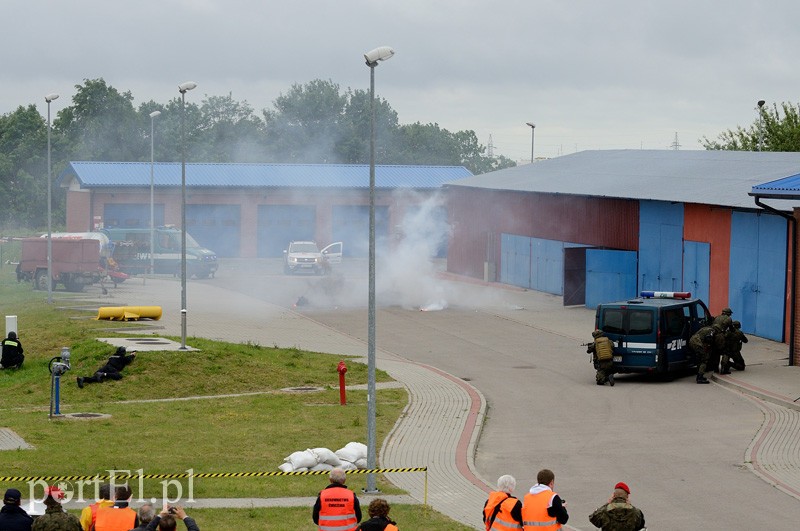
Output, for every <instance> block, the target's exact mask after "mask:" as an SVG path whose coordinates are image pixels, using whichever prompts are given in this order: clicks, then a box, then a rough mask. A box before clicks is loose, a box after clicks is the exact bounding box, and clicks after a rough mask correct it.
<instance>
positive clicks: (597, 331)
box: [592, 330, 603, 338]
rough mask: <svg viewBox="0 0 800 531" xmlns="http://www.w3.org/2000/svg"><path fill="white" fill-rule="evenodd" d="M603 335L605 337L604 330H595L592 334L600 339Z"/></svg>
mask: <svg viewBox="0 0 800 531" xmlns="http://www.w3.org/2000/svg"><path fill="white" fill-rule="evenodd" d="M602 335H603V331H602V330H595V331H594V332H592V337H594V338H597V337H600V336H602Z"/></svg>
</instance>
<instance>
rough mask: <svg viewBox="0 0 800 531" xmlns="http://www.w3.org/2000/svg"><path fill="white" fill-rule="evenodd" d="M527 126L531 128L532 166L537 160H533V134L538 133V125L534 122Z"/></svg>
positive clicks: (528, 123)
mask: <svg viewBox="0 0 800 531" xmlns="http://www.w3.org/2000/svg"><path fill="white" fill-rule="evenodd" d="M526 124H527V125H528V127H530V128H531V164H533V161H534V160H536V159H534V158H533V133H534V131H536V124H535V123H533V122H526Z"/></svg>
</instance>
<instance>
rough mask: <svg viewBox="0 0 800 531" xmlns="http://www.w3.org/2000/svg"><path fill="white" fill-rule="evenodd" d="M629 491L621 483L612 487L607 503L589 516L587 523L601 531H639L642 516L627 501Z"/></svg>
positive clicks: (642, 523)
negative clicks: (612, 490)
mask: <svg viewBox="0 0 800 531" xmlns="http://www.w3.org/2000/svg"><path fill="white" fill-rule="evenodd" d="M630 494H631V489H630V488H628V485H626V484H625V483H623V482H621V481H620V482H619V483H617V484H616V485H614V492H613V493H612V494H611V498H609V500H608V503H606V504H605V505H602V506H600V507H598V509H597V510H596V511H595V512H593V513H592V514H591V515H589V521H590V522H591V523H592V524H593V525H594V526H595V527H598V528H600V529H602V530H603V531H639V530H640V529H643V528H644V514H642V511H640V510H639V509H637V508H636V507H634V506H633V505H631V504H630V502H629V501H628V497H629V496H630Z"/></svg>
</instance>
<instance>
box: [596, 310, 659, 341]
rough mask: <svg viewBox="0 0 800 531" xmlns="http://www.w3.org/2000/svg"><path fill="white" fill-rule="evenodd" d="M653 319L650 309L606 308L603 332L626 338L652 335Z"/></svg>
mask: <svg viewBox="0 0 800 531" xmlns="http://www.w3.org/2000/svg"><path fill="white" fill-rule="evenodd" d="M653 318H654V317H653V312H652V311H651V310H649V309H644V308H642V309H637V308H606V309H604V310H603V321H602V322H603V332H607V333H610V334H622V335H626V336H629V335H632V336H635V335H648V334H652V333H653Z"/></svg>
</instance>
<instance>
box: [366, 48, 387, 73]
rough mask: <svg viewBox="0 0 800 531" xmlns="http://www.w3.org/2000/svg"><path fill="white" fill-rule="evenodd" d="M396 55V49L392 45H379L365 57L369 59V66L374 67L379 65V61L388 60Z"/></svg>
mask: <svg viewBox="0 0 800 531" xmlns="http://www.w3.org/2000/svg"><path fill="white" fill-rule="evenodd" d="M393 55H394V50H393V49H392V48H391V47H390V46H379V47H378V48H375V49H374V50H370V51H368V52H367V53H365V54H364V59H366V60H367V66H368V67H370V68H372V67H373V66H377V64H378V61H386V60H387V59H391V57H392V56H393Z"/></svg>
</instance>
